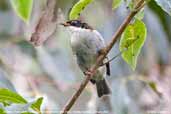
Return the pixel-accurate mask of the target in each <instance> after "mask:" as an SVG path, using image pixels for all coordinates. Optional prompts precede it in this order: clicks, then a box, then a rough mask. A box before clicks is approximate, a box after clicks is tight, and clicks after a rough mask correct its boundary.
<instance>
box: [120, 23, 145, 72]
mask: <svg viewBox="0 0 171 114" xmlns="http://www.w3.org/2000/svg"><path fill="white" fill-rule="evenodd" d="M145 39H146V26H145V24H144V23H143V22H142V21H140V20H135V22H134V23H133V24H130V25H128V26H127V28H126V30H125V31H124V33H123V34H122V36H121V40H120V47H119V48H120V51H121V52H122V51H123V50H125V49H127V51H125V52H124V53H123V54H122V58H123V59H124V60H125V61H126V62H127V63H128V64H129V65H130V66H131V67H132V69H133V70H134V69H135V68H136V64H137V58H138V55H139V53H140V51H141V48H142V46H143V44H144V42H145Z"/></svg>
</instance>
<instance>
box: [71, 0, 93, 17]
mask: <svg viewBox="0 0 171 114" xmlns="http://www.w3.org/2000/svg"><path fill="white" fill-rule="evenodd" d="M91 2H93V0H80V1H79V2H77V3H76V4H75V5H74V6H73V7H72V9H71V12H70V14H69V19H70V20H73V19H78V18H79V16H80V13H81V11H82V10H84V8H85V7H86V6H87V5H88V4H90V3H91Z"/></svg>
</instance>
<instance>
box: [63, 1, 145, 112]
mask: <svg viewBox="0 0 171 114" xmlns="http://www.w3.org/2000/svg"><path fill="white" fill-rule="evenodd" d="M144 3H145V2H144V0H140V1H139V2H138V3H137V5H136V6H135V10H133V11H132V12H131V13H130V14H129V15H128V16H127V17H126V19H125V20H124V22H123V24H122V25H121V26H120V27H119V29H118V30H117V31H116V33H115V34H114V36H113V39H112V41H111V42H110V43H109V45H108V46H107V47H106V48H105V49H104V52H103V53H102V54H101V55H100V56H99V57H98V59H97V61H96V64H95V65H94V66H93V67H92V68H91V69H90V70H91V75H86V78H85V80H83V82H82V83H81V85H80V87H79V88H78V90H77V91H76V93H75V94H74V95H73V96H72V97H71V99H70V100H69V101H68V103H67V104H66V106H65V107H64V109H63V111H62V112H61V114H67V112H68V111H69V110H70V109H71V107H72V106H73V105H74V103H75V102H76V100H77V99H78V97H79V96H80V95H81V93H82V92H83V90H84V89H85V87H86V85H87V84H88V82H89V80H90V79H91V77H92V76H93V75H94V74H95V72H96V70H97V68H98V67H99V66H100V64H101V63H102V61H103V60H104V59H105V57H106V56H107V54H108V53H109V51H110V50H111V49H112V47H113V46H114V44H115V43H116V41H117V40H118V39H119V38H120V36H121V34H122V33H123V32H124V30H125V28H126V27H127V25H129V23H130V22H131V20H132V19H133V17H134V16H135V15H136V14H137V13H138V12H139V11H140V10H141V8H143V7H144Z"/></svg>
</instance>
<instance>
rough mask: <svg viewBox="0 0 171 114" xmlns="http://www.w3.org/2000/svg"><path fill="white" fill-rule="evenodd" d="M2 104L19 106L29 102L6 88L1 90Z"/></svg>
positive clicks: (0, 100)
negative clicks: (9, 103)
mask: <svg viewBox="0 0 171 114" xmlns="http://www.w3.org/2000/svg"><path fill="white" fill-rule="evenodd" d="M0 102H2V103H4V102H11V103H18V104H26V103H27V101H26V100H25V99H24V98H23V97H22V96H20V95H19V94H17V93H15V92H13V91H10V90H8V89H5V88H0Z"/></svg>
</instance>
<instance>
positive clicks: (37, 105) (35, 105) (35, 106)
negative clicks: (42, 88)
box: [31, 97, 43, 113]
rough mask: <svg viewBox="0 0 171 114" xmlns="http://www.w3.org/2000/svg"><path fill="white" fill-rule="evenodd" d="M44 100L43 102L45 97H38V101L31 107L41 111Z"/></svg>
mask: <svg viewBox="0 0 171 114" xmlns="http://www.w3.org/2000/svg"><path fill="white" fill-rule="evenodd" d="M42 102H43V97H40V98H38V99H37V101H36V102H34V103H33V104H32V105H31V108H32V109H33V110H35V111H37V112H39V113H40V112H41V110H40V107H41V105H42Z"/></svg>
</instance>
